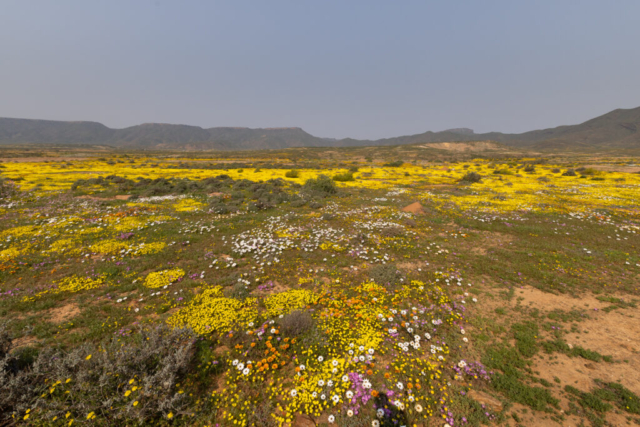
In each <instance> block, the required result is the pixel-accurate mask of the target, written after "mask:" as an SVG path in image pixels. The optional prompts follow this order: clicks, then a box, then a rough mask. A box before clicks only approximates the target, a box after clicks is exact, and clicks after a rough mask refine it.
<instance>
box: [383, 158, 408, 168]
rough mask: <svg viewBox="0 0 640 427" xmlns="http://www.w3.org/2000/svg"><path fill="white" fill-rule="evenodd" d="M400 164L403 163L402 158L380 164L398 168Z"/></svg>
mask: <svg viewBox="0 0 640 427" xmlns="http://www.w3.org/2000/svg"><path fill="white" fill-rule="evenodd" d="M402 165H404V162H403V161H402V160H396V161H395V162H387V163H384V164H383V165H382V166H386V167H388V168H399V167H400V166H402Z"/></svg>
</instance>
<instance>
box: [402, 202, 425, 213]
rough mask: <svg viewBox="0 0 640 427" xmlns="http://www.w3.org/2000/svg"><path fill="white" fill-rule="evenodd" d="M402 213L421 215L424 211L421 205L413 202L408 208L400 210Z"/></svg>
mask: <svg viewBox="0 0 640 427" xmlns="http://www.w3.org/2000/svg"><path fill="white" fill-rule="evenodd" d="M402 212H409V213H413V214H423V213H424V209H423V208H422V205H421V204H420V202H415V203H411V204H410V205H409V206H405V207H404V208H402Z"/></svg>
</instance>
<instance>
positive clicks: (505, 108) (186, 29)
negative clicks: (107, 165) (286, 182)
mask: <svg viewBox="0 0 640 427" xmlns="http://www.w3.org/2000/svg"><path fill="white" fill-rule="evenodd" d="M637 106H640V1H638V0H628V1H623V0H610V1H604V0H597V1H596V0H574V1H564V0H550V1H542V0H537V1H514V0H504V1H491V0H474V1H471V0H468V1H464V0H439V1H426V0H422V1H409V0H402V1H392V0H387V1H375V0H366V1H354V0H339V1H329V0H315V1H304V0H292V1H279V0H257V1H243V0H233V1H225V2H218V1H187V0H180V1H178V0H176V1H162V0H158V1H148V0H136V1H131V0H125V1H116V0H108V1H107V0H105V1H93V0H90V1H86V0H82V1H64V0H50V1H34V0H16V1H13V0H9V1H7V0H4V1H2V4H1V12H0V116H3V117H24V118H39V119H53V120H94V121H99V122H102V123H104V124H105V125H107V126H110V127H126V126H131V125H134V124H139V123H143V122H164V123H182V124H190V125H198V126H202V127H212V126H247V127H277V126H300V127H302V128H303V129H305V130H306V131H308V132H310V133H312V134H314V135H318V136H326V137H346V136H351V137H356V138H381V137H389V136H397V135H405V134H411V133H420V132H424V131H427V130H434V131H436V130H443V129H447V128H451V127H471V128H473V129H474V130H476V132H484V131H491V130H497V131H505V132H521V131H526V130H531V129H537V128H543V127H551V126H557V125H561V124H574V123H579V122H582V121H585V120H587V119H589V118H592V117H594V116H597V115H600V114H603V113H605V112H608V111H609V110H612V109H615V108H633V107H637Z"/></svg>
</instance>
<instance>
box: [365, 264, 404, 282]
mask: <svg viewBox="0 0 640 427" xmlns="http://www.w3.org/2000/svg"><path fill="white" fill-rule="evenodd" d="M369 278H371V280H373V281H374V282H376V283H377V284H379V285H382V286H387V287H392V286H395V285H397V284H399V283H401V282H403V281H404V280H405V279H406V276H405V274H404V273H403V272H402V271H400V270H398V267H397V266H396V265H395V264H382V265H376V266H375V267H372V268H371V269H370V270H369Z"/></svg>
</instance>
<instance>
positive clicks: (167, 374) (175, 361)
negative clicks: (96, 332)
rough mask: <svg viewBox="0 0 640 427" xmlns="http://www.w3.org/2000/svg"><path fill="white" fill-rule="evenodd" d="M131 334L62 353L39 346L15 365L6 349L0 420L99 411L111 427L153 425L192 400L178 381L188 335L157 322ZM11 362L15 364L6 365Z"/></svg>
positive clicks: (0, 368) (184, 369) (190, 341)
mask: <svg viewBox="0 0 640 427" xmlns="http://www.w3.org/2000/svg"><path fill="white" fill-rule="evenodd" d="M131 338H132V339H130V340H127V341H124V340H123V339H121V338H114V339H112V340H110V341H108V342H104V343H102V344H101V345H100V346H96V345H93V344H86V345H83V346H80V347H78V348H75V349H73V350H71V351H68V352H65V351H61V350H56V349H45V350H43V351H42V352H40V353H39V354H37V355H36V356H34V357H33V360H32V362H31V363H28V364H22V366H21V365H20V363H17V362H19V361H18V360H16V358H17V356H15V355H12V354H9V353H5V355H4V357H2V358H1V359H0V423H3V422H5V423H10V422H12V421H13V420H15V419H16V418H17V419H27V418H28V419H29V421H30V422H34V423H36V424H39V421H40V422H42V423H45V424H47V423H50V422H51V420H52V419H54V417H57V419H65V418H66V420H67V422H68V421H69V420H73V419H75V418H78V419H82V420H91V419H92V418H93V417H95V416H99V417H100V419H102V420H105V421H106V422H107V424H111V425H124V424H129V423H132V422H136V423H138V424H145V423H146V424H154V423H157V422H158V421H160V420H161V419H163V418H164V419H167V418H171V417H173V416H174V414H178V413H180V412H181V411H183V410H185V409H186V408H187V407H188V406H189V405H190V404H191V402H190V400H191V398H190V397H189V395H188V393H181V392H180V388H179V387H178V386H177V384H180V383H182V382H183V380H185V379H186V376H187V374H188V371H189V368H190V365H191V364H192V361H193V359H194V355H195V347H194V343H195V340H194V337H193V335H192V332H191V331H189V330H183V329H170V328H169V327H167V326H165V325H163V326H158V327H155V328H152V329H148V330H143V329H141V330H139V331H138V333H137V334H134V336H132V337H131ZM16 365H18V366H20V369H10V367H11V366H16ZM27 410H29V412H28V413H27ZM26 414H28V415H27V416H26ZM25 416H26V417H25Z"/></svg>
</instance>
